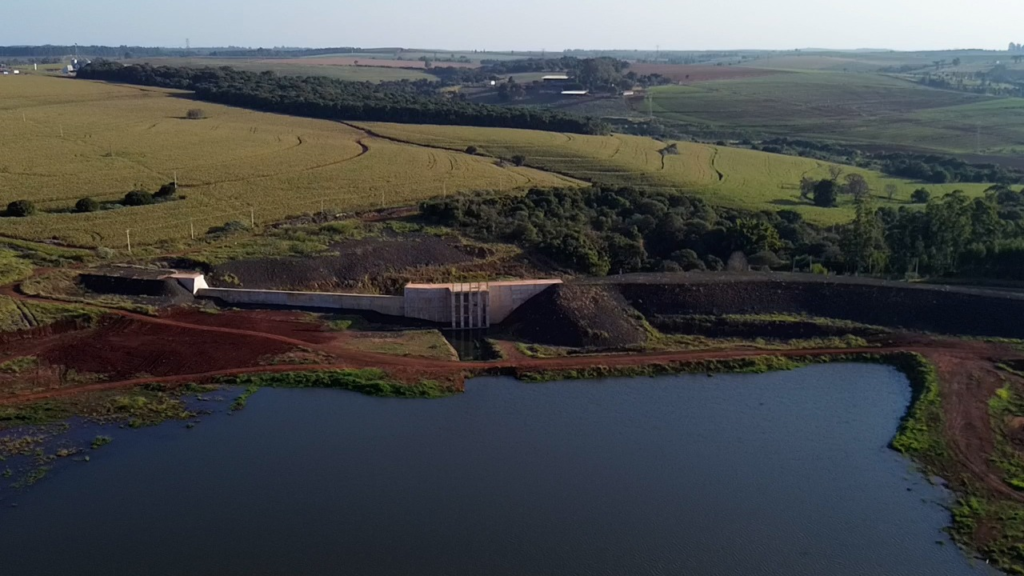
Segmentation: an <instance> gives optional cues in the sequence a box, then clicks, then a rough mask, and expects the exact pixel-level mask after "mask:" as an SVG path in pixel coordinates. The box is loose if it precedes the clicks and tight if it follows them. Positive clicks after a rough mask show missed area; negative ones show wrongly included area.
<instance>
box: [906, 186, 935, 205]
mask: <svg viewBox="0 0 1024 576" xmlns="http://www.w3.org/2000/svg"><path fill="white" fill-rule="evenodd" d="M931 199H932V193H931V192H929V191H928V189H927V188H918V189H917V190H914V193H913V194H911V195H910V201H911V202H913V203H914V204H927V203H928V201H929V200H931Z"/></svg>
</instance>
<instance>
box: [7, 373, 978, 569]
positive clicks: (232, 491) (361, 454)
mask: <svg viewBox="0 0 1024 576" xmlns="http://www.w3.org/2000/svg"><path fill="white" fill-rule="evenodd" d="M909 400H910V391H909V388H908V386H907V383H906V380H905V379H904V378H903V377H902V376H900V375H899V374H898V373H897V372H896V371H894V370H892V369H889V368H885V367H879V366H867V365H829V366H817V367H811V368H807V369H803V370H798V371H795V372H784V373H776V374H768V375H758V376H717V377H715V378H707V377H704V376H700V377H698V376H676V377H664V378H657V379H613V380H606V381H601V382H565V383H552V384H522V383H519V382H516V381H513V380H509V379H501V378H484V379H478V380H475V381H473V382H471V383H470V384H469V385H468V392H467V393H466V394H464V395H462V396H459V397H456V398H450V399H445V400H435V401H421V400H391V399H376V398H368V397H364V396H360V395H357V394H353V393H348V392H339V391H328V390H263V391H261V392H259V393H258V394H256V395H255V396H254V397H253V398H252V399H250V401H249V404H248V407H247V408H246V409H245V410H244V411H243V412H241V413H238V414H236V415H234V416H231V417H227V416H219V417H216V416H215V417H211V418H209V419H207V420H205V421H203V422H202V423H201V424H200V425H199V426H198V427H196V428H195V429H194V430H184V429H183V428H182V426H181V425H180V424H177V423H176V424H170V425H165V426H162V427H159V428H155V429H148V430H139V431H118V433H117V434H116V435H115V440H114V443H113V444H111V445H110V446H108V447H105V448H103V449H101V450H100V451H98V452H95V453H94V455H93V458H92V462H90V463H89V464H83V465H80V466H76V467H74V468H71V469H68V470H65V471H63V472H62V473H60V474H57V475H56V476H54V477H53V478H49V479H46V480H45V481H43V482H41V483H40V484H38V485H36V486H35V487H33V488H31V489H30V490H28V491H26V492H25V493H24V494H23V495H21V496H20V497H19V498H18V500H17V502H18V506H17V507H16V508H6V507H5V508H4V509H2V510H0V535H2V537H0V574H3V575H4V576H22V575H25V576H29V575H62V576H64V575H103V576H117V575H132V576H134V575H143V574H145V575H175V576H178V575H186V574H188V575H194V576H204V575H210V576H214V575H216V576H225V575H246V576H271V575H274V576H277V575H282V576H284V575H348V574H351V575H360V576H361V575H368V576H376V575H403V576H405V575H430V576H433V575H457V576H459V575H467V576H469V575H472V576H480V575H506V574H507V575H517V576H523V575H571V574H581V575H582V574H588V575H590V574H597V575H609V576H610V575H616V576H618V575H634V574H635V575H677V574H678V575H729V576H733V575H735V576H752V575H779V576H783V575H785V576H792V575H815V576H818V575H833V576H836V575H838V576H846V575H867V574H871V575H874V574H878V575H882V574H884V575H911V574H913V575H917V574H920V575H930V576H942V575H961V574H965V575H966V574H993V573H994V572H991V571H989V570H988V569H987V568H986V567H984V566H983V565H978V563H977V562H972V561H971V560H969V559H968V558H966V557H965V556H964V555H963V554H962V553H961V552H960V551H959V550H957V549H956V547H954V546H953V545H952V544H951V543H950V542H949V540H948V538H947V537H946V536H945V535H944V534H943V532H942V527H943V526H944V525H945V523H946V521H947V513H946V512H945V511H944V509H943V508H942V507H941V503H942V502H943V501H944V499H945V497H946V496H945V495H944V494H943V493H942V491H941V490H939V489H938V488H935V487H933V486H931V485H929V484H928V483H927V482H926V481H925V480H924V479H923V478H922V477H921V476H920V475H919V474H918V473H916V472H915V471H914V470H913V468H912V466H911V465H910V463H909V462H908V461H907V460H905V459H903V458H901V457H900V456H898V455H897V454H895V453H893V452H891V451H889V450H888V449H886V444H887V443H888V441H889V440H890V438H891V437H892V435H893V433H894V432H895V430H896V427H897V425H898V421H899V418H900V416H901V415H902V414H903V412H904V410H905V407H906V405H907V403H908V402H909ZM939 542H943V543H945V545H940V544H939Z"/></svg>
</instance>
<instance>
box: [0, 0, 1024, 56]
mask: <svg viewBox="0 0 1024 576" xmlns="http://www.w3.org/2000/svg"><path fill="white" fill-rule="evenodd" d="M4 16H5V18H4V20H5V21H6V22H8V23H9V22H17V23H18V25H17V26H14V27H10V28H9V29H7V30H5V33H4V36H3V38H2V39H0V44H3V45H40V44H57V45H71V44H76V43H77V44H81V45H91V44H97V45H107V46H120V45H132V46H163V47H183V46H184V45H185V40H186V38H187V39H189V40H190V42H191V45H192V46H193V47H200V46H203V47H215V46H243V47H254V48H255V47H264V48H270V47H274V46H294V47H306V48H321V47H336V46H358V47H407V48H423V49H438V50H487V51H510V50H515V51H539V50H548V51H552V52H557V51H561V50H565V49H595V50H596V49H606V50H611V49H621V50H633V49H640V50H653V49H655V48H656V47H660V48H661V50H666V51H670V50H682V51H689V50H693V51H696V50H743V49H747V50H756V49H764V50H792V49H827V50H862V49H887V50H947V49H985V50H1005V49H1006V46H1007V44H1008V43H1009V42H1011V41H1012V42H1024V28H1021V27H1020V26H1019V25H1018V24H1017V23H1019V21H1020V17H1021V16H1024V6H1022V5H1021V4H1020V2H1019V1H1018V0H976V1H975V2H973V3H972V5H971V7H970V9H966V10H965V9H964V7H963V2H962V1H961V0H933V1H930V2H925V1H922V0H861V1H860V2H857V3H852V2H849V3H842V4H836V5H830V6H822V5H821V3H820V2H818V1H815V0H778V1H777V2H775V3H772V4H771V5H767V4H765V3H761V2H751V1H748V0H744V1H740V2H734V3H731V4H717V5H710V4H706V3H699V2H695V1H691V0H638V1H636V2H633V3H631V4H626V3H622V2H612V1H611V0H590V1H589V2H588V3H587V4H586V5H585V7H582V8H581V7H579V6H578V5H576V3H570V2H566V1H563V0H548V1H542V0H523V1H521V2H518V3H516V4H483V3H479V4H472V5H466V4H464V3H461V2H459V3H457V2H455V1H454V0H435V1H434V2H431V3H430V4H429V5H427V6H426V7H421V6H419V5H418V3H416V2H412V1H411V0H391V1H390V2H387V3H381V4H378V5H371V4H356V5H355V6H351V7H346V6H343V5H339V4H335V3H331V2H328V1H327V0H290V1H289V2H282V1H279V0H246V1H243V0H179V2H177V3H173V4H172V3H166V4H159V5H156V6H144V5H142V3H141V2H138V1H137V0H94V1H93V2H92V3H90V4H89V7H88V9H87V10H83V9H82V8H81V3H80V2H73V1H72V0H35V2H31V3H29V2H24V3H16V4H15V5H13V6H8V7H6V9H5V11H4Z"/></svg>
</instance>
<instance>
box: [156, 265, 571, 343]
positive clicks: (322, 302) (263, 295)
mask: <svg viewBox="0 0 1024 576" xmlns="http://www.w3.org/2000/svg"><path fill="white" fill-rule="evenodd" d="M168 277H169V278H173V279H174V280H176V281H177V282H178V283H179V284H181V285H182V286H183V287H185V289H187V290H188V291H190V292H191V293H192V294H193V295H194V296H196V297H197V298H215V299H217V300H221V301H223V302H225V303H227V304H244V305H263V306H275V307H284V308H288V307H294V308H321V309H326V310H352V311H364V312H377V313H379V314H385V315H387V316H396V317H403V318H415V319H417V320H426V321H428V322H435V323H438V324H442V325H444V326H446V327H450V328H452V329H454V330H471V329H478V328H487V327H489V326H491V325H492V324H499V323H501V322H502V321H504V320H505V319H506V318H508V316H509V315H510V314H512V312H513V311H515V310H516V309H517V308H519V307H520V306H522V305H523V304H525V303H526V302H527V301H528V300H529V299H531V298H533V297H534V296H536V295H538V294H540V293H541V292H543V291H544V290H546V289H547V288H549V287H551V286H553V285H555V284H561V283H562V281H561V280H511V281H503V282H456V283H451V284H409V285H407V286H406V287H405V290H404V292H403V294H402V296H376V295H369V294H344V293H336V292H290V291H283V290H248V289H244V288H211V287H209V285H207V283H206V279H205V278H204V276H203V275H202V274H200V273H197V272H179V273H174V274H170V275H169V276H168Z"/></svg>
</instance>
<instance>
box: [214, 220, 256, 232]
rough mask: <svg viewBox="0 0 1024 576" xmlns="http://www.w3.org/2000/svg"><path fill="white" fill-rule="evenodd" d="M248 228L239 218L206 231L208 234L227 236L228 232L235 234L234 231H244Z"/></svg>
mask: <svg viewBox="0 0 1024 576" xmlns="http://www.w3.org/2000/svg"><path fill="white" fill-rule="evenodd" d="M248 229H249V226H248V225H247V224H246V223H245V222H242V221H240V220H232V221H231V222H227V223H226V224H224V225H223V226H214V227H212V228H210V229H209V230H207V231H206V233H207V234H209V235H210V236H227V235H229V234H235V233H236V232H244V231H246V230H248Z"/></svg>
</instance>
